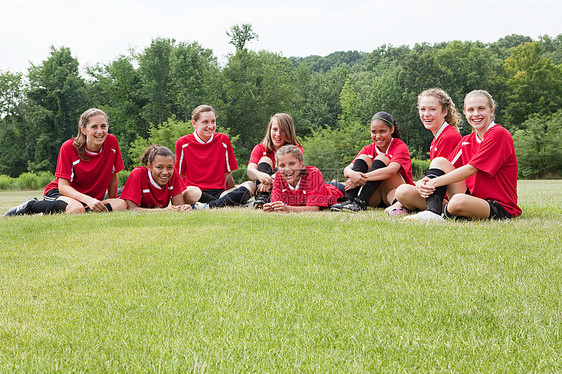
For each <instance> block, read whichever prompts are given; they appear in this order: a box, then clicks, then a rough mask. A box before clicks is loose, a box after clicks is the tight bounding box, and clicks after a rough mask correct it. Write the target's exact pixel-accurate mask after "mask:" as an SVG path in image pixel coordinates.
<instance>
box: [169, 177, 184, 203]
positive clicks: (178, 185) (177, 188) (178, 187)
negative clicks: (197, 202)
mask: <svg viewBox="0 0 562 374" xmlns="http://www.w3.org/2000/svg"><path fill="white" fill-rule="evenodd" d="M170 186H173V187H174V189H173V190H172V191H173V192H172V193H171V197H174V196H177V195H179V194H181V193H182V192H183V191H184V190H185V185H184V184H183V181H182V180H181V178H180V176H179V174H178V173H176V172H175V171H174V175H172V178H171V179H170Z"/></svg>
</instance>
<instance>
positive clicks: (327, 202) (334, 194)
mask: <svg viewBox="0 0 562 374" xmlns="http://www.w3.org/2000/svg"><path fill="white" fill-rule="evenodd" d="M275 159H276V162H277V168H278V171H277V177H276V178H275V181H274V183H273V189H272V192H271V202H270V203H266V204H264V205H263V210H264V211H265V212H306V211H309V212H315V211H318V210H320V209H322V208H329V207H330V206H331V205H333V204H335V203H336V201H337V200H338V199H339V198H341V197H343V194H344V186H343V185H342V184H341V183H337V182H335V183H333V184H331V183H325V182H324V177H323V176H322V173H321V172H320V170H318V168H316V167H314V166H304V156H303V154H302V151H301V150H300V149H299V148H298V147H297V146H295V145H285V146H283V147H281V148H279V149H278V150H277V153H276V154H275Z"/></svg>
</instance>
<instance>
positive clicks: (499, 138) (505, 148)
mask: <svg viewBox="0 0 562 374" xmlns="http://www.w3.org/2000/svg"><path fill="white" fill-rule="evenodd" d="M496 126H499V125H496ZM512 149H513V140H512V138H511V134H509V132H508V131H507V130H506V129H504V128H503V127H498V128H497V129H494V128H492V129H490V130H489V132H488V134H486V135H485V136H484V140H483V141H482V144H480V147H478V151H476V154H475V155H474V156H473V157H472V158H471V159H470V161H469V162H468V163H469V164H470V165H472V166H474V167H475V168H476V169H478V170H480V171H483V172H484V173H486V174H488V175H490V176H494V175H495V174H496V173H497V172H498V170H499V169H500V168H501V167H502V166H503V165H504V164H505V163H506V161H507V159H508V158H509V157H510V156H511V154H512Z"/></svg>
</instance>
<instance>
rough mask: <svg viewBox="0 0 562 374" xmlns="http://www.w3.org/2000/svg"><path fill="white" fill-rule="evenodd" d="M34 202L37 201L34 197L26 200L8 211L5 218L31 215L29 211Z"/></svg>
mask: <svg viewBox="0 0 562 374" xmlns="http://www.w3.org/2000/svg"><path fill="white" fill-rule="evenodd" d="M36 201H37V199H36V198H35V197H32V198H30V199H27V200H25V201H24V202H23V203H21V204H20V205H18V206H16V207H14V208H12V209H10V210H8V211H7V212H6V214H5V216H6V217H10V216H21V215H24V214H31V211H30V208H31V205H33V203H35V202H36Z"/></svg>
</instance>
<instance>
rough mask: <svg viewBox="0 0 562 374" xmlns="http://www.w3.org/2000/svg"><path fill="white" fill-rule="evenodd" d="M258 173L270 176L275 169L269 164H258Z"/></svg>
mask: <svg viewBox="0 0 562 374" xmlns="http://www.w3.org/2000/svg"><path fill="white" fill-rule="evenodd" d="M258 171H261V172H262V173H266V174H268V175H271V174H273V168H272V167H271V165H269V164H268V163H267V162H260V163H259V164H258Z"/></svg>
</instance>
